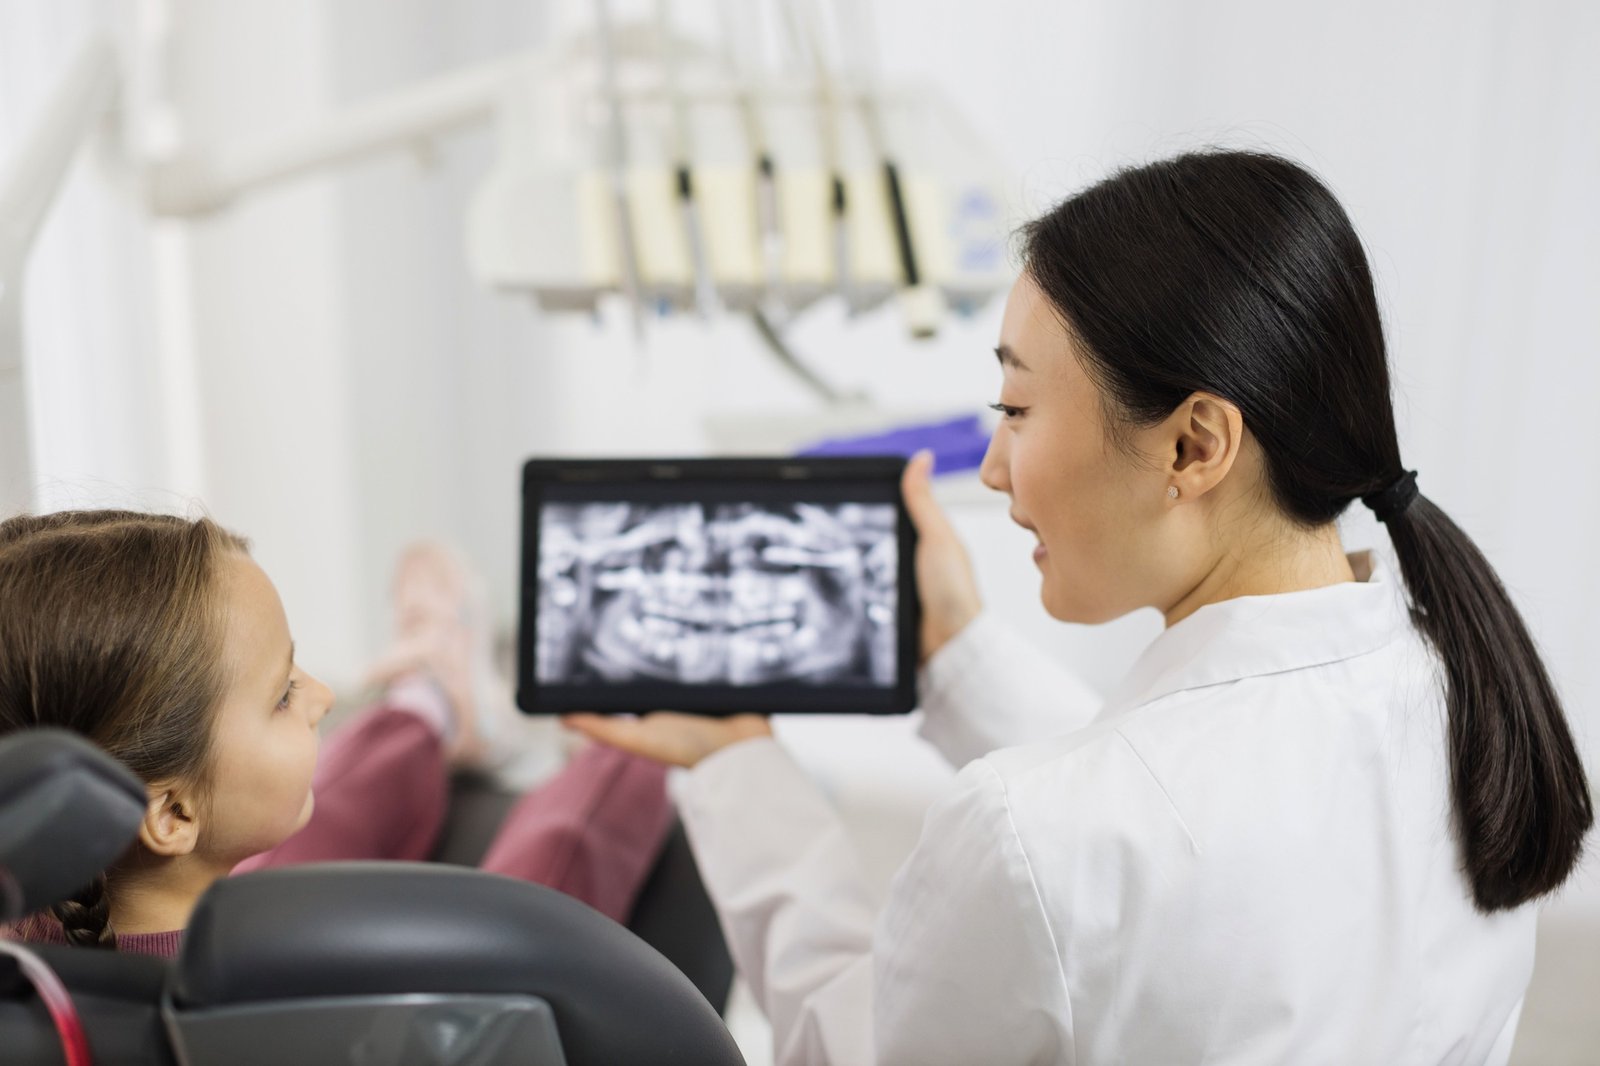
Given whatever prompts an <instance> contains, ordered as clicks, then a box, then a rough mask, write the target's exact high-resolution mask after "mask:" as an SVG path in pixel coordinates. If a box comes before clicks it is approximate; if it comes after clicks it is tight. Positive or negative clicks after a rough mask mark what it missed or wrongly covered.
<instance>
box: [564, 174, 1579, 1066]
mask: <svg viewBox="0 0 1600 1066" xmlns="http://www.w3.org/2000/svg"><path fill="white" fill-rule="evenodd" d="M1024 268H1025V269H1024V271H1023V274H1022V277H1021V278H1020V279H1019V280H1018V281H1017V283H1016V285H1015V286H1014V287H1013V289H1012V292H1011V296H1010V299H1009V300H1008V302H1007V305H1006V311H1005V316H1004V319H1003V321H1002V323H1001V327H1000V337H999V346H998V348H997V349H996V352H995V354H996V355H997V356H998V358H999V362H1000V367H1001V388H1000V396H999V398H998V399H999V402H998V403H997V404H996V407H997V408H998V410H999V411H1000V413H1001V414H1002V415H1003V418H1002V420H1001V423H1000V426H999V428H998V429H997V430H996V431H995V435H994V439H993V440H992V441H991V443H990V445H989V453H988V455H987V457H986V458H985V460H984V464H983V469H982V477H983V481H984V482H985V484H987V485H988V486H989V487H991V488H993V489H995V490H997V491H998V492H1001V493H1004V494H1005V496H1006V497H1007V499H1008V503H1009V507H1010V512H1011V515H1012V517H1013V518H1014V519H1015V520H1016V521H1017V522H1018V524H1020V525H1022V526H1023V527H1024V528H1026V529H1028V530H1029V531H1030V532H1031V533H1033V534H1034V535H1035V537H1036V538H1037V541H1038V543H1037V544H1036V546H1035V547H1034V549H1033V559H1034V562H1035V564H1036V565H1037V567H1038V570H1039V575H1040V593H1041V597H1042V599H1043V602H1044V606H1045V608H1046V610H1047V611H1049V613H1050V614H1051V615H1052V616H1054V617H1055V618H1058V619H1060V620H1062V621H1070V622H1077V623H1097V622H1103V621H1107V620H1109V619H1112V618H1116V617H1118V616H1120V615H1123V614H1126V613H1128V612H1130V611H1133V610H1135V609H1137V608H1144V607H1153V608H1155V609H1157V610H1159V611H1161V612H1162V614H1163V616H1164V618H1165V620H1166V629H1165V631H1164V632H1163V633H1162V634H1161V635H1160V636H1159V637H1157V638H1156V640H1155V642H1154V643H1153V644H1152V645H1151V646H1150V648H1149V649H1148V650H1146V652H1145V653H1144V654H1143V655H1142V656H1141V657H1140V659H1139V661H1138V662H1137V663H1136V664H1135V665H1134V667H1133V669H1132V670H1131V671H1130V673H1129V674H1128V676H1127V678H1126V679H1125V680H1124V681H1123V683H1122V684H1120V685H1119V686H1118V687H1117V689H1116V690H1115V691H1114V692H1113V693H1112V694H1111V695H1110V696H1109V697H1108V698H1107V699H1106V700H1105V701H1103V702H1102V701H1100V700H1098V699H1096V698H1095V697H1094V695H1093V694H1092V693H1090V692H1088V691H1087V690H1086V688H1085V686H1084V685H1083V684H1082V683H1081V682H1080V681H1078V680H1077V679H1076V678H1073V677H1071V676H1069V675H1066V674H1064V673H1063V672H1061V671H1060V670H1059V669H1058V668H1055V667H1054V666H1053V665H1052V664H1051V663H1049V662H1047V661H1043V660H1042V658H1041V657H1040V656H1039V655H1037V654H1030V653H1029V652H1028V651H1027V650H1026V643H1027V642H1026V641H1024V640H1021V639H1020V638H1018V637H1017V636H1016V635H1015V634H1012V633H1011V632H1009V631H1008V630H1007V629H1006V627H1005V626H1004V625H1002V624H1001V623H1000V622H999V620H998V619H996V618H994V617H993V616H992V615H991V614H987V613H984V612H983V611H982V609H981V603H980V600H979V597H978V592H977V588H976V586H975V584H974V581H973V578H972V572H971V568H970V566H969V565H968V563H967V561H966V556H965V553H964V552H963V550H962V548H961V545H960V542H959V541H958V540H957V539H956V537H955V534H954V532H953V531H952V530H951V528H950V525H949V523H948V522H947V521H946V520H945V519H944V516H943V515H942V514H941V513H940V511H939V509H938V507H937V505H936V504H935V503H934V501H933V498H932V496H931V494H930V492H929V489H928V465H927V463H926V461H923V462H919V463H913V464H912V465H911V467H910V468H909V469H908V473H907V477H906V481H905V497H906V503H907V506H908V507H909V508H910V510H911V513H912V515H913V517H914V519H915V521H916V524H917V529H918V533H919V541H918V547H917V574H918V584H919V587H920V591H921V595H922V603H923V622H924V631H923V654H924V655H925V656H927V658H928V661H927V674H926V677H925V680H924V685H923V704H922V709H923V712H924V735H925V736H926V737H927V738H928V739H929V740H930V741H932V742H933V743H934V744H935V745H936V746H937V747H938V748H939V749H940V750H941V752H943V753H944V754H945V755H946V756H947V757H949V759H950V760H951V762H952V763H953V764H955V765H957V766H961V765H963V764H967V765H966V769H964V770H963V771H962V772H961V774H960V775H959V777H958V778H957V784H956V787H955V788H954V789H953V790H952V792H951V793H950V795H949V796H948V797H946V798H945V799H942V800H941V801H940V802H939V803H937V804H936V805H935V806H934V808H933V810H932V811H930V813H929V814H928V816H927V820H926V821H925V823H924V825H923V832H922V838H921V840H920V841H919V843H918V845H917V847H916V850H915V851H914V852H913V854H912V855H911V857H910V859H909V860H908V861H907V863H906V865H905V866H904V867H903V868H902V869H901V870H900V872H899V874H898V876H897V877H896V880H895V882H894V885H893V887H892V888H891V890H890V894H889V899H888V901H887V904H886V906H885V907H884V908H883V910H882V913H881V914H877V915H875V914H874V909H873V906H872V900H871V895H870V893H868V892H866V891H865V888H864V885H863V883H862V879H861V877H860V875H859V873H858V872H857V867H856V865H855V859H854V856H853V855H852V854H851V852H850V848H849V846H848V835H847V834H846V833H845V832H844V831H843V827H842V826H841V825H840V824H839V819H838V815H837V814H836V813H834V811H833V810H832V808H831V807H830V806H829V804H828V802H827V801H826V798H825V797H824V796H822V795H821V794H820V793H819V791H818V790H817V788H816V786H815V785H814V784H813V783H812V782H811V781H809V780H808V779H807V778H806V777H805V776H804V775H803V774H802V773H800V772H799V770H798V768H797V767H796V765H795V764H794V762H793V761H792V760H791V759H789V758H788V757H787V756H786V755H785V753H784V751H783V750H782V748H781V747H780V746H779V745H777V744H776V743H775V742H774V741H773V739H772V736H771V732H770V730H768V729H767V728H766V725H765V723H764V721H762V720H761V719H759V718H752V717H748V716H746V717H734V718H731V719H727V720H710V719H699V718H690V717H686V716H673V715H656V716H649V717H646V718H643V719H607V718H596V717H587V716H586V717H581V718H574V719H573V720H572V724H575V725H579V726H581V727H582V728H583V729H585V730H586V731H588V732H589V733H591V734H592V735H594V736H596V737H600V738H602V739H606V740H609V741H611V742H613V743H616V744H619V745H624V746H627V747H629V748H631V749H633V750H635V751H639V752H645V753H649V754H653V755H655V756H656V757H658V758H662V759H666V760H670V761H674V762H678V763H682V764H684V765H692V766H694V769H693V770H692V771H691V772H690V773H689V774H688V775H687V778H686V780H685V786H686V787H685V788H684V789H683V791H682V792H681V793H680V794H679V797H678V799H679V803H680V805H681V809H682V814H683V819H684V824H685V826H686V828H687V830H688V834H689V839H690V841H691V843H692V844H693V846H694V849H695V853H696V856H697V858H698V860H699V865H700V870H701V872H702V873H703V874H704V876H705V878H706V882H707V885H708V887H709V888H710V892H711V896H712V898H713V900H714V901H715V902H716V903H717V905H718V909H719V911H720V912H721V916H722V921H723V926H724V928H725V929H726V930H727V931H728V939H729V942H730V946H731V947H732V951H733V955H734V959H735V962H736V963H737V964H738V966H739V967H740V969H741V970H742V971H743V972H744V974H745V975H746V977H747V979H748V980H749V982H750V984H751V986H752V987H753V988H754V989H755V990H756V992H757V994H758V996H759V997H760V998H761V1000H762V1002H763V1004H764V1006H765V1007H766V1009H767V1012H768V1016H769V1017H770V1018H771V1019H772V1021H773V1030H774V1036H775V1040H776V1043H777V1059H778V1061H779V1062H781V1063H800V1062H803V1063H807V1064H825V1063H837V1064H841V1066H844V1064H848V1066H866V1064H868V1063H874V1062H875V1063H878V1064H880V1066H889V1064H899V1063H905V1064H915V1066H936V1064H940V1063H953V1064H956V1063H959V1064H966V1063H977V1062H981V1063H985V1064H987V1066H997V1064H1001V1063H1028V1064H1045V1063H1072V1064H1076V1066H1085V1064H1090V1063H1212V1064H1221V1063H1228V1064H1244V1063H1251V1064H1254V1063H1285V1062H1290V1063H1392V1064H1401V1063H1403V1064H1410V1066H1432V1064H1437V1063H1446V1062H1448V1063H1493V1064H1502V1063H1504V1062H1505V1061H1506V1059H1507V1058H1508V1057H1509V1055H1510V1051H1511V1043H1512V1039H1513V1037H1514V1035H1515V1032H1516V1026H1517V1019H1518V1016H1519V1014H1520V1011H1521V1006H1522V996H1523V991H1524V989H1525V988H1526V987H1527V984H1528V977H1529V974H1530V972H1531V970H1532V966H1533V943H1534V917H1535V910H1534V906H1533V902H1532V901H1534V900H1537V899H1538V898H1539V897H1541V896H1543V895H1545V894H1546V893H1549V892H1551V891H1553V890H1554V889H1556V888H1557V887H1558V886H1559V885H1560V884H1561V883H1562V882H1563V881H1564V880H1566V878H1567V877H1568V875H1569V874H1570V873H1571V872H1572V870H1573V868H1574V865H1575V863H1576V861H1577V858H1578V855H1579V852H1580V849H1581V846H1582V841H1583V838H1584V835H1585V833H1586V832H1587V830H1588V829H1589V827H1590V824H1591V822H1592V821H1593V811H1592V804H1591V799H1590V794H1589V791H1588V786H1587V782H1586V780H1585V776H1584V772H1583V768H1582V766H1581V765H1580V764H1579V761H1578V756H1577V753H1576V751H1575V750H1574V746H1573V743H1572V738H1571V736H1570V735H1569V733H1568V730H1567V725H1566V721H1565V718H1564V716H1563V713H1562V709H1561V704H1560V701H1559V700H1558V698H1557V696H1556V692H1555V688H1554V686H1553V685H1552V684H1551V681H1550V677H1549V675H1548V674H1547V673H1546V671H1545V668H1544V664H1543V663H1542V662H1541V661H1540V658H1539V655H1538V653H1537V651H1536V649H1535V647H1534V644H1533V641H1532V640H1531V639H1530V637H1529V634H1528V631H1527V628H1526V627H1525V626H1524V625H1523V623H1522V620H1521V618H1520V617H1519V615H1518V613H1517V611H1516V608H1515V607H1514V606H1513V604H1512V603H1511V600H1510V599H1509V597H1508V596H1507V595H1506V592H1505V590H1504V589H1503V588H1502V587H1501V584H1500V582H1499V580H1498V579H1497V578H1496V577H1495V573H1494V571H1493V569H1492V568H1491V567H1490V566H1489V564H1488V562H1487V561H1485V559H1484V558H1483V556H1482V555H1481V554H1480V553H1479V552H1478V550H1477V549H1476V548H1475V547H1474V546H1473V544H1472V542H1471V540H1469V539H1468V537H1467V536H1466V534H1465V533H1463V532H1462V530H1461V529H1460V528H1459V527H1457V526H1456V525H1455V523H1453V522H1452V521H1451V520H1450V519H1449V517H1447V516H1446V515H1445V513H1444V512H1443V511H1442V510H1441V509H1440V508H1439V507H1438V506H1437V505H1435V504H1434V503H1433V502H1432V501H1431V500H1429V499H1428V498H1427V497H1426V496H1424V495H1422V494H1421V493H1420V492H1419V490H1418V483H1417V476H1416V473H1415V472H1414V471H1407V470H1406V469H1405V467H1404V466H1403V465H1402V462H1401V454H1400V444H1399V440H1398V437H1397V435H1396V432H1395V421H1394V413H1393V409H1392V407H1391V403H1390V397H1389V374H1388V366H1387V359H1386V355H1385V351H1384V340H1383V329H1382V325H1381V323H1380V321H1379V315H1378V302H1377V298H1376V295H1375V294H1374V291H1373V285H1372V279H1371V275H1370V273H1369V272H1368V269H1367V262H1366V257H1365V255H1364V253H1363V251H1362V248H1361V243H1360V241H1359V240H1358V239H1357V237H1356V234H1355V231H1354V229H1353V228H1352V226H1351V225H1350V221H1349V219H1348V218H1347V217H1346V216H1345V213H1344V211H1343V210H1342V209H1341V208H1340V206H1339V204H1338V202H1337V201H1336V200H1335V199H1334V197H1333V195H1332V194H1331V193H1330V192H1329V191H1328V189H1327V188H1326V187H1325V186H1323V184H1322V183H1321V182H1319V181H1318V180H1317V179H1316V178H1315V177H1314V176H1312V175H1311V174H1309V173H1307V172H1306V171H1305V170H1303V169H1302V168H1300V167H1298V166H1296V165H1294V164H1293V163H1290V162H1288V161H1287V160H1283V159H1278V158H1275V157H1272V156H1266V155H1259V154H1254V153H1247V152H1209V153H1197V154H1193V155H1186V156H1182V157H1179V158H1177V159H1171V160H1166V161H1162V162H1159V163H1154V164H1151V165H1149V166H1144V167H1138V168H1135V169H1131V170H1127V171H1124V172H1122V173H1120V174H1117V175H1115V176H1113V177H1111V178H1109V179H1107V180H1106V181H1104V182H1102V183H1100V184H1098V185H1096V186H1094V187H1093V188H1090V189H1088V190H1087V191H1085V192H1083V193H1081V194H1080V195H1078V196H1076V197H1074V198H1072V199H1070V200H1068V201H1066V202H1065V203H1063V204H1062V205H1060V206H1059V207H1057V208H1056V209H1055V210H1053V211H1051V212H1050V213H1049V214H1047V215H1045V216H1044V217H1042V218H1040V219H1039V220H1037V221H1036V222H1034V223H1032V224H1031V225H1029V226H1028V227H1027V230H1026V244H1025V251H1024ZM1492 489H1493V486H1485V490H1486V491H1492ZM1357 501H1360V502H1361V503H1363V504H1365V505H1367V506H1369V507H1371V508H1372V509H1373V511H1374V512H1375V514H1376V515H1377V517H1378V519H1379V521H1381V522H1383V523H1385V524H1386V527H1387V529H1388V532H1389V535H1390V538H1391V540H1392V541H1393V544H1394V549H1395V555H1396V556H1397V557H1398V560H1399V573H1398V574H1395V573H1394V572H1393V571H1391V570H1389V569H1388V568H1386V567H1385V566H1383V565H1382V564H1381V563H1380V562H1379V560H1378V559H1376V558H1375V557H1374V556H1373V555H1372V554H1371V553H1369V552H1360V553H1355V554H1347V553H1346V551H1345V547H1344V545H1343V544H1342V542H1341V539H1340V534H1339V529H1338V526H1337V524H1336V519H1337V518H1338V517H1339V515H1340V514H1341V513H1342V512H1344V511H1345V510H1346V509H1347V508H1348V507H1349V506H1350V505H1351V504H1352V503H1355V502H1357ZM997 749H1002V750H997Z"/></svg>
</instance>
